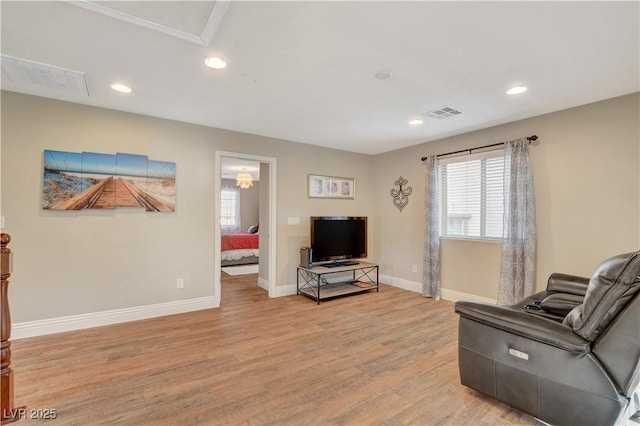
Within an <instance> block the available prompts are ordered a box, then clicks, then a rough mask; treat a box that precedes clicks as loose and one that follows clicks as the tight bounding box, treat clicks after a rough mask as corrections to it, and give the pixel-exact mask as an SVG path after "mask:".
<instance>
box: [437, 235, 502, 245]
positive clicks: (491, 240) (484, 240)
mask: <svg viewBox="0 0 640 426" xmlns="http://www.w3.org/2000/svg"><path fill="white" fill-rule="evenodd" d="M440 239H441V240H451V241H456V240H459V241H476V242H479V243H496V244H502V241H503V240H502V238H480V237H453V236H446V237H443V236H441V237H440Z"/></svg>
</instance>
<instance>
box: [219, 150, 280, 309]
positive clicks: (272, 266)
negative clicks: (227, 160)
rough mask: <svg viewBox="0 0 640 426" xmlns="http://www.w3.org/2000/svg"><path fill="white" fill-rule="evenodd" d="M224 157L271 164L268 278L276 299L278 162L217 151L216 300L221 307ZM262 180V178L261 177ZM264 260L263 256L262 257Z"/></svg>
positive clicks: (269, 288) (265, 158)
mask: <svg viewBox="0 0 640 426" xmlns="http://www.w3.org/2000/svg"><path fill="white" fill-rule="evenodd" d="M222 157H231V158H241V159H245V160H254V161H259V162H260V163H268V164H269V176H268V180H269V197H268V198H269V205H268V206H267V207H266V208H267V209H269V226H268V228H267V229H266V231H268V235H267V240H268V245H269V256H268V259H267V276H268V284H267V288H268V292H269V297H276V288H275V286H276V247H277V245H276V235H277V232H276V224H277V220H276V219H277V218H276V201H277V197H276V194H277V188H276V185H277V179H276V176H277V173H276V172H277V169H276V165H277V164H276V163H277V160H276V158H274V157H263V156H260V155H252V154H244V153H239V152H229V151H216V160H215V170H217V173H216V174H215V182H214V191H215V194H216V195H215V196H216V197H217V198H216V200H217V201H216V203H215V208H214V209H213V210H214V233H213V242H214V246H213V281H214V283H213V289H214V293H213V294H214V299H217V301H218V303H217V305H218V306H220V301H221V292H220V274H221V270H220V235H221V232H220V191H221V188H222V173H221V163H222ZM260 179H261V180H262V176H261V177H260ZM259 208H260V209H262V208H264V206H260V207H259ZM263 229H264V227H262V226H261V227H260V233H261V234H262V232H263ZM260 258H261V259H262V256H260Z"/></svg>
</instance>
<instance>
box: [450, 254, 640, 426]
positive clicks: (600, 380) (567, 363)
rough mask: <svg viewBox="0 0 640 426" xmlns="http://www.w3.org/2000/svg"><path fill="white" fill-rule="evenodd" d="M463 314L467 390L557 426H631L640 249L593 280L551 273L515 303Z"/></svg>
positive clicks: (639, 341) (639, 339) (636, 392)
mask: <svg viewBox="0 0 640 426" xmlns="http://www.w3.org/2000/svg"><path fill="white" fill-rule="evenodd" d="M455 311H456V313H458V314H459V315H460V322H459V329H458V332H459V335H458V355H459V360H458V366H459V369H460V379H461V382H462V384H463V385H466V386H469V387H470V388H473V389H475V390H477V391H480V392H482V393H484V394H487V395H489V396H491V397H493V398H495V399H497V400H499V401H503V402H505V403H507V404H509V405H511V406H513V407H516V408H518V409H520V410H522V411H524V412H526V413H529V414H531V415H532V416H534V417H537V418H538V419H540V420H542V421H544V422H546V423H550V424H554V425H578V424H579V425H614V424H624V422H625V421H626V419H628V418H630V417H631V416H632V415H634V413H636V412H637V411H638V410H639V409H640V251H639V252H635V253H628V254H623V255H619V256H615V257H612V258H611V259H608V260H606V261H604V262H603V263H602V264H600V266H598V268H597V269H596V271H595V272H594V274H593V276H592V277H591V279H587V278H581V277H575V276H571V275H565V274H552V275H551V276H550V277H549V280H548V284H547V289H546V290H545V291H543V292H540V293H537V294H534V295H533V296H530V297H528V298H526V299H525V300H523V301H522V302H520V303H518V304H516V305H511V306H496V305H490V304H481V303H473V302H457V303H456V305H455Z"/></svg>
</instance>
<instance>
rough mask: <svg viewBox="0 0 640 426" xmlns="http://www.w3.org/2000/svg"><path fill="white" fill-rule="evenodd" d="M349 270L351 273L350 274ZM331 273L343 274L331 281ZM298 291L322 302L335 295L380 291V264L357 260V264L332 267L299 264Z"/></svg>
mask: <svg viewBox="0 0 640 426" xmlns="http://www.w3.org/2000/svg"><path fill="white" fill-rule="evenodd" d="M349 272H350V273H351V274H349ZM331 274H343V275H344V276H343V277H340V278H339V280H338V281H329V280H328V278H329V279H330V275H331ZM349 275H350V276H349ZM296 286H297V293H296V294H302V295H304V296H307V297H309V298H311V299H313V300H315V301H317V302H318V305H319V304H320V301H321V300H326V299H332V298H334V297H342V296H348V295H352V294H358V293H364V292H367V291H370V290H375V291H376V292H379V291H380V285H379V282H378V265H377V264H375V263H369V262H361V261H357V263H356V264H355V265H353V264H352V265H340V266H334V265H331V267H327V266H323V265H318V266H314V267H312V268H305V267H302V266H298V272H297V276H296Z"/></svg>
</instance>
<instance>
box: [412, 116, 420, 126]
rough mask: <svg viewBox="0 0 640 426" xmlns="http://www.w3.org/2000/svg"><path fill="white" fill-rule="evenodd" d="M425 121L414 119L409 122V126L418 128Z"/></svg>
mask: <svg viewBox="0 0 640 426" xmlns="http://www.w3.org/2000/svg"><path fill="white" fill-rule="evenodd" d="M422 123H423V121H422V119H421V118H412V119H411V120H409V124H410V125H412V126H418V125H420V124H422Z"/></svg>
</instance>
